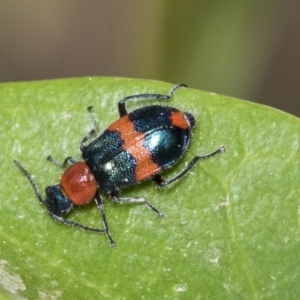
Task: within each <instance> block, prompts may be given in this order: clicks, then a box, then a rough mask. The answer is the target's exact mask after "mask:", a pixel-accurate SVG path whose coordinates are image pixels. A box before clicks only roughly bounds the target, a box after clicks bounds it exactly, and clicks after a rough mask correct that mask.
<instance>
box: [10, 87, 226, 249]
mask: <svg viewBox="0 0 300 300" xmlns="http://www.w3.org/2000/svg"><path fill="white" fill-rule="evenodd" d="M185 86H186V85H183V84H177V85H175V86H174V87H173V88H172V89H171V91H170V92H169V94H168V95H162V94H137V95H131V96H127V97H125V98H123V99H122V100H121V101H119V103H118V108H119V114H120V118H119V119H118V120H117V121H115V122H114V123H112V124H111V125H110V126H109V127H108V128H107V129H106V130H105V131H104V132H103V133H102V134H100V136H99V137H97V138H96V139H94V140H93V141H92V142H90V143H88V141H89V140H90V139H91V138H92V136H93V135H94V134H97V132H98V129H97V125H96V122H95V119H94V117H93V114H92V108H91V107H89V108H88V110H89V113H90V118H91V121H92V124H93V127H94V128H93V129H92V130H91V131H90V132H89V133H88V134H87V135H86V136H85V137H84V139H83V140H82V142H81V145H80V150H81V152H82V157H83V160H84V161H80V162H76V161H75V159H74V158H72V157H67V158H66V159H65V160H64V162H63V164H59V163H57V162H56V161H55V160H54V159H53V158H52V157H51V156H49V157H48V160H50V161H51V162H53V163H54V164H56V165H59V166H61V167H63V168H66V167H67V165H70V166H69V167H68V168H67V169H66V170H65V172H64V173H63V175H62V177H61V180H60V183H58V184H55V185H53V186H49V187H47V188H46V190H45V192H46V198H45V199H44V200H43V199H42V196H41V194H40V192H39V190H38V188H37V185H36V183H35V182H34V181H33V179H32V177H31V176H30V175H29V173H28V172H27V171H26V170H25V169H24V168H23V167H22V166H21V165H20V163H18V162H17V161H16V160H14V162H15V164H16V165H17V167H18V168H19V169H20V170H21V171H22V172H23V173H24V174H25V176H26V177H27V179H28V180H29V181H30V183H31V184H32V186H33V188H34V191H35V194H36V195H37V197H38V199H39V201H40V202H41V203H43V204H44V205H45V206H46V208H47V211H48V213H49V214H50V215H51V216H52V217H53V218H54V219H55V220H56V221H59V222H60V223H63V224H65V225H72V226H76V227H79V228H82V229H84V230H88V231H94V232H101V233H105V234H106V235H107V237H108V238H109V240H110V244H111V246H114V245H115V243H114V241H113V239H112V237H111V235H110V232H109V229H108V225H107V221H106V218H105V213H104V205H103V200H102V197H101V195H100V193H99V191H104V192H106V193H108V194H109V195H110V197H111V199H112V200H114V201H116V202H122V203H123V202H126V203H144V204H146V205H147V206H148V207H149V208H151V209H152V210H153V211H154V212H156V213H157V214H158V215H159V216H163V213H162V212H160V211H159V210H158V209H156V208H155V207H154V206H153V205H152V204H150V203H149V202H148V201H147V200H146V199H145V198H142V197H140V198H122V197H120V191H121V190H122V189H123V188H126V187H128V186H130V185H132V184H135V183H137V182H140V181H143V180H146V179H152V180H153V181H154V182H155V183H156V184H158V185H159V186H166V185H169V184H170V183H172V182H174V181H176V180H177V179H179V178H181V177H182V176H183V175H185V174H186V173H187V172H188V171H189V170H190V169H191V168H192V167H193V166H194V165H195V163H196V162H197V161H198V160H199V159H205V158H209V157H211V156H213V155H215V154H217V153H220V152H224V151H225V148H224V146H222V147H220V148H219V149H217V150H216V151H214V152H212V153H209V154H206V155H202V156H200V155H197V156H195V157H194V158H193V159H192V161H191V162H190V163H189V164H188V165H187V167H185V168H184V169H183V170H181V171H180V172H179V173H177V174H176V175H175V176H174V177H172V178H170V179H168V180H164V179H163V178H162V177H161V175H160V173H161V172H162V171H163V170H164V169H166V168H167V167H169V166H171V165H172V164H174V163H175V162H176V161H178V160H179V158H180V157H181V156H182V155H183V153H184V152H185V150H186V149H187V147H188V144H189V141H190V139H191V136H192V128H193V127H194V126H195V123H196V122H195V118H194V116H193V115H192V114H191V113H186V112H181V111H180V110H178V109H176V108H172V107H164V106H159V105H150V106H144V107H142V108H139V109H137V110H134V111H132V112H130V113H127V110H126V107H125V102H126V101H128V100H132V99H160V100H169V99H170V97H171V96H172V95H173V94H174V92H175V91H176V90H177V89H178V88H179V87H185ZM93 199H94V200H95V202H96V204H97V206H98V208H99V210H100V213H101V217H102V221H103V227H104V229H97V228H91V227H87V226H85V225H82V224H79V223H77V222H74V221H71V220H67V219H64V218H63V217H62V216H63V215H65V214H66V213H68V212H69V211H70V210H71V209H72V208H73V204H75V205H84V204H86V203H89V202H90V201H92V200H93Z"/></svg>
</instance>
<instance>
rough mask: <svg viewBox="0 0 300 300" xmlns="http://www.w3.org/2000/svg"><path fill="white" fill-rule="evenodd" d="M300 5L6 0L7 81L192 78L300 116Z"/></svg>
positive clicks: (270, 0) (1, 6)
mask: <svg viewBox="0 0 300 300" xmlns="http://www.w3.org/2000/svg"><path fill="white" fill-rule="evenodd" d="M299 11H300V1H297V0H285V1H282V0H281V1H280V0H263V1H261V0H259V1H258V0H248V1H240V0H236V1H208V0H202V1H200V0H198V1H190V0H185V1H176V0H151V1H150V0H144V1H137V0H136V1H133V0H127V1H116V0H115V1H101V0H89V1H76V0H64V1H61V0H43V1H36V0H27V1H10V0H2V1H1V2H0V81H1V82H8V81H23V80H40V79H50V78H62V77H75V76H76V77H77V76H122V77H133V78H145V79H147V78H149V79H157V80H163V81H167V82H173V83H175V82H184V83H187V84H188V85H189V86H190V87H192V88H197V89H202V90H208V91H212V92H216V93H219V94H224V95H229V96H233V97H238V98H243V99H247V100H251V101H254V102H260V103H264V104H267V105H270V106H274V107H277V108H280V109H283V110H285V111H287V112H290V113H293V114H295V115H298V116H300V103H299V95H300V84H299V83H298V81H299V70H300V61H299V54H300V30H299V27H300V18H299ZM0 101H1V100H0Z"/></svg>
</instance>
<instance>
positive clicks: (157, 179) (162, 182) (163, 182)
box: [152, 146, 225, 186]
mask: <svg viewBox="0 0 300 300" xmlns="http://www.w3.org/2000/svg"><path fill="white" fill-rule="evenodd" d="M221 152H225V147H224V146H222V147H220V148H219V149H217V150H216V151H214V152H211V153H209V154H205V155H196V156H195V157H194V158H193V159H192V160H191V162H190V163H189V164H188V166H187V167H186V168H184V169H183V170H181V171H180V172H179V173H178V174H177V175H175V176H174V177H172V178H170V179H168V180H164V179H163V178H162V177H161V176H160V175H159V174H158V175H155V176H154V177H153V178H152V180H153V181H154V182H155V183H156V184H157V185H159V186H166V185H169V184H170V183H172V182H174V181H176V180H178V179H179V178H181V177H182V176H183V175H185V174H186V173H187V172H188V171H189V170H190V169H191V168H192V167H193V166H194V165H195V164H196V162H197V161H198V160H199V159H206V158H210V157H212V156H214V155H216V154H218V153H221Z"/></svg>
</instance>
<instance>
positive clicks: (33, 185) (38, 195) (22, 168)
mask: <svg viewBox="0 0 300 300" xmlns="http://www.w3.org/2000/svg"><path fill="white" fill-rule="evenodd" d="M14 163H15V165H16V166H17V167H18V169H19V170H20V171H21V172H22V173H23V174H24V175H25V176H26V178H27V179H28V181H29V182H30V184H31V186H32V188H33V190H34V193H35V194H36V196H37V198H38V200H39V201H40V202H41V203H43V204H45V202H44V200H43V198H42V196H41V192H40V190H39V188H38V186H37V184H36V183H35V181H34V180H33V178H32V176H31V175H30V174H29V173H28V172H27V171H26V170H25V169H24V167H23V166H22V165H21V164H20V163H19V162H18V161H17V160H15V159H14Z"/></svg>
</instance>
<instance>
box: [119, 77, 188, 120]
mask: <svg viewBox="0 0 300 300" xmlns="http://www.w3.org/2000/svg"><path fill="white" fill-rule="evenodd" d="M180 87H187V85H185V84H183V83H179V84H176V85H175V86H174V87H173V88H172V89H171V91H170V92H169V94H168V95H162V94H137V95H131V96H127V97H125V98H123V99H122V100H120V101H119V103H118V109H119V114H120V117H123V116H125V115H127V110H126V107H125V102H126V101H128V100H132V99H160V100H169V99H170V98H171V96H172V95H173V94H174V93H175V91H176V90H177V89H178V88H180Z"/></svg>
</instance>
